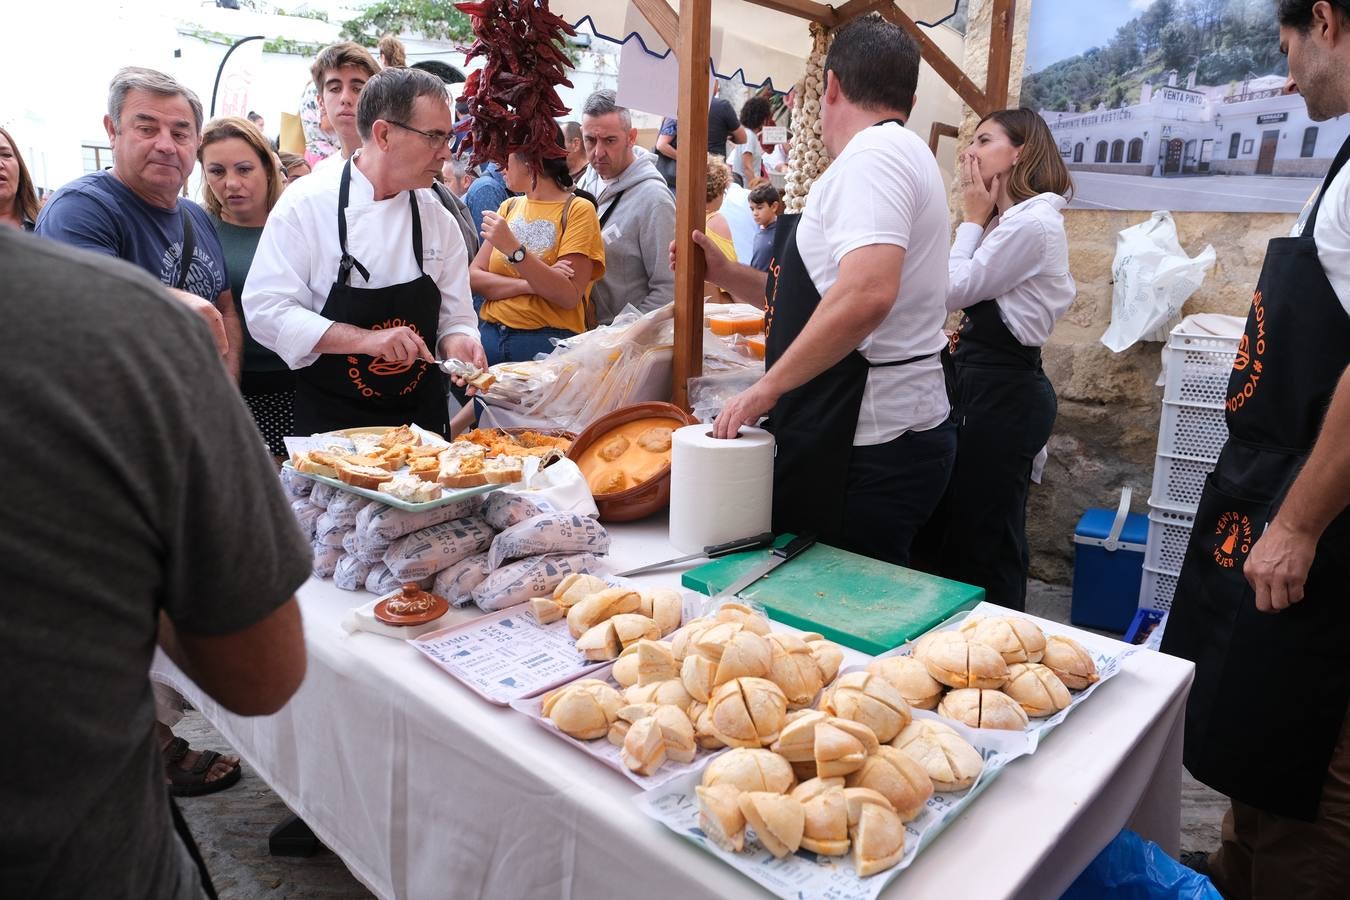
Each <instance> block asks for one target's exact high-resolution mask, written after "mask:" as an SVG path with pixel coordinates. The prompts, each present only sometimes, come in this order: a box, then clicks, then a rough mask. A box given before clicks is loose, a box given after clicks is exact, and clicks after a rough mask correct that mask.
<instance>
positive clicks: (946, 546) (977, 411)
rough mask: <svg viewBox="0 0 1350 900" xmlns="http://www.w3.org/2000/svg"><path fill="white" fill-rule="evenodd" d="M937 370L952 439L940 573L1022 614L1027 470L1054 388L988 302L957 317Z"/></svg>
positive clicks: (1036, 354)
mask: <svg viewBox="0 0 1350 900" xmlns="http://www.w3.org/2000/svg"><path fill="white" fill-rule="evenodd" d="M942 362H943V368H944V369H945V371H946V376H947V393H948V396H949V398H950V399H951V403H952V409H953V410H954V411H955V414H956V425H957V440H956V464H955V467H954V468H953V470H952V478H951V481H950V482H948V484H947V493H946V494H945V495H944V496H943V498H942V503H941V504H939V506H938V510H937V512H936V513H935V514H934V518H933V524H932V525H931V526H930V527H935V528H937V529H938V535H935V539H936V540H938V541H939V549H938V551H937V553H938V561H937V568H938V572H939V574H941V575H943V576H945V577H947V578H953V579H956V580H957V581H963V582H965V583H966V584H973V585H976V586H978V587H982V588H984V591H985V599H986V600H988V601H989V602H990V603H997V604H998V605H999V606H1004V607H1007V608H1009V609H1019V610H1020V609H1023V608H1025V606H1026V591H1027V566H1028V563H1029V559H1030V554H1029V551H1028V548H1027V531H1026V519H1027V493H1028V491H1029V489H1030V484H1031V466H1032V463H1033V462H1034V461H1035V459H1036V454H1037V453H1039V452H1040V450H1041V448H1042V447H1044V446H1045V442H1046V441H1047V440H1049V439H1050V430H1051V428H1052V427H1053V426H1054V424H1055V413H1056V409H1057V406H1056V401H1055V389H1054V388H1053V387H1052V386H1051V385H1050V379H1049V378H1047V377H1046V376H1045V372H1044V371H1042V369H1041V349H1040V348H1039V347H1028V346H1026V345H1024V344H1023V343H1021V342H1020V341H1019V340H1017V338H1016V337H1015V336H1014V335H1013V333H1012V332H1011V331H1009V330H1008V326H1007V325H1005V324H1004V323H1003V319H1002V317H1001V316H1000V315H999V312H998V303H996V302H995V301H993V300H984V301H981V302H980V303H976V304H975V305H974V306H970V307H967V308H966V309H965V310H963V315H962V317H961V326H960V328H959V329H958V330H957V332H956V333H955V334H954V335H953V336H952V342H951V348H950V350H949V352H945V353H943V359H942Z"/></svg>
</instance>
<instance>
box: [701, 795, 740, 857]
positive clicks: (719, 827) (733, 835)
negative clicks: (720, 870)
mask: <svg viewBox="0 0 1350 900" xmlns="http://www.w3.org/2000/svg"><path fill="white" fill-rule="evenodd" d="M694 795H695V796H696V797H697V798H698V827H699V830H701V831H702V832H703V833H704V834H706V835H707V836H708V840H710V841H712V842H713V843H714V844H716V845H717V846H719V847H721V848H722V849H723V850H729V851H731V852H732V853H740V852H741V851H742V850H743V849H745V816H744V815H742V814H741V806H740V804H739V803H738V802H737V798H738V797H740V795H741V791H740V789H739V788H737V787H736V786H735V785H732V784H716V785H713V786H712V787H704V786H703V785H701V784H700V785H698V786H697V787H695V788H694Z"/></svg>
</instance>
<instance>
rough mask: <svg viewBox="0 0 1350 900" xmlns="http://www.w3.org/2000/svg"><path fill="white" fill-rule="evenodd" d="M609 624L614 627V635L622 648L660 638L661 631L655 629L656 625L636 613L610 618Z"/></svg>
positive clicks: (621, 614)
mask: <svg viewBox="0 0 1350 900" xmlns="http://www.w3.org/2000/svg"><path fill="white" fill-rule="evenodd" d="M609 622H610V624H611V625H613V626H614V634H615V635H616V636H617V637H618V639H619V643H620V644H621V645H623V646H624V647H627V646H629V645H631V644H636V643H637V642H638V641H642V640H647V641H655V640H657V639H659V638H660V637H661V629H659V628H657V627H656V623H655V622H653V621H652V620H651V619H649V618H647V617H646V616H642V615H638V614H637V613H620V614H619V615H617V616H612V617H611V618H610V620H609Z"/></svg>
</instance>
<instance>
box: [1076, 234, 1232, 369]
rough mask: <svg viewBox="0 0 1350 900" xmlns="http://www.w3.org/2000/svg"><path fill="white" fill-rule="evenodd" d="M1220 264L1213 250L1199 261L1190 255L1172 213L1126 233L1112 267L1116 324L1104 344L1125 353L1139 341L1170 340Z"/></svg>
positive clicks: (1199, 256)
mask: <svg viewBox="0 0 1350 900" xmlns="http://www.w3.org/2000/svg"><path fill="white" fill-rule="evenodd" d="M1214 259H1215V253H1214V248H1213V247H1212V246H1210V245H1206V246H1205V249H1204V250H1202V251H1200V253H1199V254H1197V255H1196V256H1195V258H1194V259H1192V258H1190V257H1188V256H1187V255H1186V251H1185V250H1182V249H1181V244H1180V243H1179V242H1178V241H1177V226H1176V223H1175V222H1173V221H1172V214H1171V213H1169V212H1167V211H1166V210H1162V211H1159V212H1155V213H1153V215H1152V216H1150V217H1149V219H1148V221H1147V222H1141V223H1140V224H1138V225H1132V226H1130V227H1129V228H1126V229H1124V230H1123V231H1121V232H1120V234H1119V235H1117V236H1116V258H1115V261H1114V262H1113V263H1112V264H1111V276H1112V278H1113V279H1114V280H1115V289H1114V291H1113V292H1112V296H1111V325H1110V327H1108V328H1107V329H1106V333H1105V334H1103V335H1102V338H1101V340H1102V343H1103V344H1105V345H1106V346H1107V347H1109V348H1110V349H1111V350H1113V351H1115V352H1116V353H1119V352H1121V351H1122V350H1124V349H1125V348H1127V347H1129V346H1130V345H1131V344H1133V343H1134V342H1136V341H1139V340H1145V341H1165V340H1167V332H1168V331H1169V330H1170V329H1171V328H1172V326H1174V325H1176V324H1177V322H1178V321H1180V316H1181V307H1182V305H1183V304H1185V302H1186V299H1187V298H1188V297H1190V296H1191V294H1193V293H1195V291H1196V289H1197V288H1199V287H1200V285H1201V283H1202V282H1203V281H1204V280H1205V274H1206V273H1207V272H1209V270H1210V268H1211V267H1213V265H1214Z"/></svg>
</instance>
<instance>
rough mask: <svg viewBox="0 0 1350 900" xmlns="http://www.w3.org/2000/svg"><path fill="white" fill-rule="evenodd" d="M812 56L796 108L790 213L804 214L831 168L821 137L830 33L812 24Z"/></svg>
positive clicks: (788, 200)
mask: <svg viewBox="0 0 1350 900" xmlns="http://www.w3.org/2000/svg"><path fill="white" fill-rule="evenodd" d="M811 44H812V46H811V54H810V55H809V56H808V57H807V58H806V73H805V75H804V76H803V77H802V81H801V83H800V84H799V85H798V86H797V97H796V101H795V102H794V104H793V106H792V133H793V138H792V149H791V150H790V151H788V171H787V178H786V179H785V187H786V190H785V191H784V195H783V202H784V205H785V206H786V207H787V211H788V212H801V211H802V209H803V208H804V207H805V206H806V195H807V194H808V193H809V192H810V190H811V185H812V184H814V183H815V181H816V179H817V178H819V177H820V176H821V174H822V173H823V172H824V171H825V169H826V167H827V166H829V164H830V155H829V153H827V152H826V151H825V142H824V141H822V140H821V137H820V103H821V97H822V96H823V94H824V93H825V53H826V52H827V51H828V50H829V49H830V32H829V30H828V29H827V28H825V27H824V26H823V25H821V24H819V23H817V22H812V23H811Z"/></svg>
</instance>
